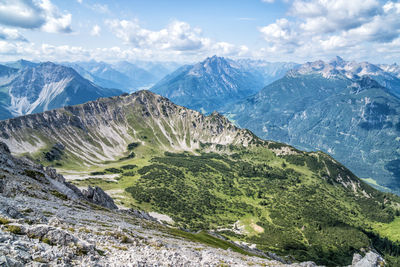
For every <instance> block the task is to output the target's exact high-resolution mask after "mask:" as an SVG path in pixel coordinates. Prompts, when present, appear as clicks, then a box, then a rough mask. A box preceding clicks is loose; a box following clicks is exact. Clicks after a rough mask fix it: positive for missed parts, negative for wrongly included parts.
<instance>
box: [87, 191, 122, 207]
mask: <svg viewBox="0 0 400 267" xmlns="http://www.w3.org/2000/svg"><path fill="white" fill-rule="evenodd" d="M82 193H83V195H84V196H85V197H86V198H87V199H88V200H89V201H90V202H92V203H94V204H97V205H99V206H103V207H106V208H108V209H113V210H116V209H118V207H117V205H115V203H114V200H113V199H112V198H111V197H110V196H109V195H107V194H106V193H105V192H104V191H103V189H101V188H100V187H98V186H95V187H94V188H93V187H91V186H90V185H89V186H88V189H87V190H82Z"/></svg>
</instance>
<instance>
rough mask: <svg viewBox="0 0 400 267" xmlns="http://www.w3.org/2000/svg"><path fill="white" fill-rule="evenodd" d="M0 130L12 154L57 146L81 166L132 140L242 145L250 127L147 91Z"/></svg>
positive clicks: (180, 145) (0, 125) (179, 146)
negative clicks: (175, 102) (205, 114)
mask: <svg viewBox="0 0 400 267" xmlns="http://www.w3.org/2000/svg"><path fill="white" fill-rule="evenodd" d="M0 129H2V130H1V134H0V141H2V142H4V143H6V144H7V145H8V146H9V147H10V149H11V152H12V153H14V154H23V153H27V152H28V153H37V152H40V151H43V150H46V151H48V152H49V153H50V152H51V151H52V150H54V146H57V147H61V145H62V147H65V148H64V149H63V151H62V152H63V153H64V154H66V155H69V156H70V157H74V158H79V159H80V160H81V161H82V162H83V163H84V164H86V165H94V164H101V163H103V162H104V161H106V160H116V159H118V158H121V157H123V156H124V155H125V154H126V153H127V145H128V144H129V143H132V142H138V143H141V144H146V145H149V146H152V147H154V148H159V147H161V148H163V149H166V150H172V151H174V150H176V151H179V150H189V151H194V150H195V149H198V148H199V147H200V146H201V144H202V143H210V144H214V146H215V145H216V144H220V145H228V144H241V145H244V146H247V145H248V144H249V143H250V142H252V141H254V135H253V134H252V133H251V132H250V131H248V130H242V129H239V128H237V127H235V126H234V125H233V124H231V123H230V122H229V121H228V120H227V119H226V118H225V117H223V116H221V115H220V114H218V113H213V114H211V115H210V116H207V117H206V116H203V115H202V114H201V113H199V112H197V111H193V110H189V109H187V108H184V107H181V106H177V105H175V104H173V103H172V102H171V101H169V100H168V99H166V98H163V97H161V96H159V95H155V94H153V93H151V92H149V91H139V92H136V93H133V94H131V95H128V94H125V95H121V96H117V97H111V98H102V99H99V100H97V101H92V102H88V103H85V104H82V105H77V106H69V107H64V108H61V109H57V110H51V111H47V112H44V113H41V114H32V115H29V116H22V117H18V118H14V119H10V120H5V121H0ZM205 129H207V131H205ZM50 154H51V153H50Z"/></svg>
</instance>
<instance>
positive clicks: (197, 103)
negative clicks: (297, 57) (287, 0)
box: [150, 56, 296, 113]
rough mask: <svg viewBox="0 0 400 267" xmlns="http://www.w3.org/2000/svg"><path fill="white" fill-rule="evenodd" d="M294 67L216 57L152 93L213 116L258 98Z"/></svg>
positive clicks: (189, 68)
mask: <svg viewBox="0 0 400 267" xmlns="http://www.w3.org/2000/svg"><path fill="white" fill-rule="evenodd" d="M293 66H296V64H294V63H269V62H264V61H254V60H237V61H234V60H230V59H226V58H223V57H217V56H213V57H209V58H207V59H205V60H204V61H202V62H199V63H197V64H194V65H185V66H183V67H181V68H179V69H178V70H176V71H175V72H173V73H172V74H170V75H168V76H166V77H165V78H164V79H162V80H161V81H160V82H158V83H157V84H156V85H154V86H153V87H152V88H151V89H150V90H151V91H153V92H155V93H157V94H160V95H163V96H165V97H168V98H169V99H171V100H172V101H174V102H175V103H177V104H179V105H183V106H185V107H188V108H192V109H196V110H200V111H202V112H204V113H211V112H212V111H214V110H219V109H220V108H221V107H222V106H224V105H226V104H227V103H231V102H235V101H237V100H239V99H242V98H244V97H247V96H250V95H252V94H255V93H256V92H258V91H259V90H260V89H261V88H263V87H264V86H265V85H266V84H268V83H269V82H271V81H273V80H275V79H278V78H280V77H282V76H283V75H284V74H285V72H286V71H287V70H288V69H290V68H292V67H293Z"/></svg>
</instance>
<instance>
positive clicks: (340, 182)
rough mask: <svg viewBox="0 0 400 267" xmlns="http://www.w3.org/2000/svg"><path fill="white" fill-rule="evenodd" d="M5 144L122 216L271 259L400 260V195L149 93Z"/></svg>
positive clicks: (90, 108)
mask: <svg viewBox="0 0 400 267" xmlns="http://www.w3.org/2000/svg"><path fill="white" fill-rule="evenodd" d="M0 141H1V142H3V143H5V144H6V145H8V147H9V149H10V151H11V152H12V153H13V154H14V155H18V156H26V157H28V158H30V160H31V161H34V162H36V163H40V164H44V165H45V166H49V165H50V166H54V167H56V168H57V169H58V171H59V172H61V173H63V174H64V176H65V178H66V179H67V180H69V181H71V182H72V183H73V184H75V185H77V186H78V187H84V186H87V185H90V186H99V187H101V188H102V189H103V190H105V191H106V192H109V193H110V194H111V196H112V197H113V199H114V201H115V203H116V204H117V205H119V206H121V207H122V206H123V207H125V208H133V209H135V210H138V209H139V210H146V211H148V212H156V213H158V214H159V215H160V214H161V215H162V217H160V218H163V219H162V220H164V221H167V222H168V223H169V224H170V225H172V226H174V227H181V228H184V229H187V230H188V231H209V232H211V233H213V235H214V236H216V237H217V238H219V239H218V240H221V239H222V240H225V241H230V242H233V241H235V242H236V243H235V244H248V246H250V245H249V244H251V247H254V248H257V250H255V251H258V252H260V253H264V254H263V255H276V254H278V256H279V257H280V259H282V257H283V259H285V261H286V260H291V261H293V260H295V261H309V260H312V261H314V262H315V263H317V264H324V265H328V266H337V265H341V266H343V265H349V264H351V263H352V260H353V255H354V253H367V252H368V251H371V249H372V248H374V249H376V250H378V251H379V253H381V254H382V255H384V257H385V259H386V260H387V261H390V262H393V263H394V264H396V260H397V258H396V257H398V255H400V247H399V246H398V243H396V240H397V239H396V238H395V236H396V235H393V232H390V233H391V234H389V233H388V232H387V231H386V229H391V231H394V233H397V232H396V231H397V230H396V229H398V228H396V226H395V225H396V224H397V223H398V218H396V214H398V213H399V212H400V211H399V209H398V207H399V205H400V199H399V197H398V196H395V195H392V194H389V193H382V192H380V191H378V190H376V189H373V188H372V187H370V186H369V185H367V184H366V183H364V182H363V181H361V180H360V179H358V178H357V177H356V176H355V175H354V174H352V173H351V172H350V171H349V170H348V169H346V168H345V167H344V166H343V165H341V164H340V163H339V162H337V161H336V160H334V159H333V158H331V157H330V156H328V155H327V154H325V153H323V152H309V153H308V152H302V151H300V150H297V149H295V148H293V147H290V146H288V145H285V144H282V143H276V142H273V141H264V140H262V139H259V138H258V137H257V136H255V135H254V134H253V133H252V132H250V131H249V130H246V129H240V128H238V127H236V126H234V125H233V124H232V123H231V122H230V121H229V120H228V119H226V118H225V117H223V116H222V115H220V114H218V113H217V112H214V113H212V114H211V115H209V116H204V115H202V114H201V113H199V112H197V111H194V110H190V109H187V108H185V107H182V106H178V105H176V104H174V103H172V102H171V101H169V100H168V99H166V98H164V97H161V96H159V95H156V94H153V93H151V92H149V91H139V92H136V93H133V94H131V95H127V94H125V95H121V96H116V97H110V98H101V99H98V100H96V101H92V102H88V103H85V104H81V105H76V106H68V107H64V108H60V109H54V110H50V111H46V112H44V113H37V114H30V115H26V116H20V117H17V118H13V119H9V120H4V121H0ZM27 173H28V174H30V172H27ZM199 233H201V232H199ZM188 235H189V234H185V236H186V237H187V236H188ZM192 238H193V237H192ZM203 240H210V238H209V237H203ZM212 242H213V243H214V244H219V242H221V241H215V240H214V241H212ZM271 252H273V253H276V254H271ZM268 253H269V254H268ZM368 253H369V252H368ZM285 256H286V257H285ZM279 257H278V258H279ZM357 257H358V256H356V258H357ZM358 260H359V259H358ZM311 266H312V265H311Z"/></svg>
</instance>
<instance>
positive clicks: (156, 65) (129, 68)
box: [60, 61, 180, 92]
mask: <svg viewBox="0 0 400 267" xmlns="http://www.w3.org/2000/svg"><path fill="white" fill-rule="evenodd" d="M60 64H62V65H65V66H70V67H72V68H74V69H75V70H76V71H77V72H78V73H79V74H80V75H82V76H83V77H85V78H86V79H88V80H90V81H91V82H93V83H95V84H97V85H100V86H102V87H107V88H117V89H120V90H122V91H124V92H133V91H136V90H139V89H143V88H149V87H151V86H152V85H154V84H155V83H156V82H158V81H159V80H161V78H163V77H164V76H166V75H167V74H169V73H171V72H173V71H174V70H175V69H176V68H178V67H179V66H180V64H178V63H175V62H145V61H138V62H127V61H119V62H116V63H112V64H111V63H105V62H96V61H88V62H62V63H60Z"/></svg>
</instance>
